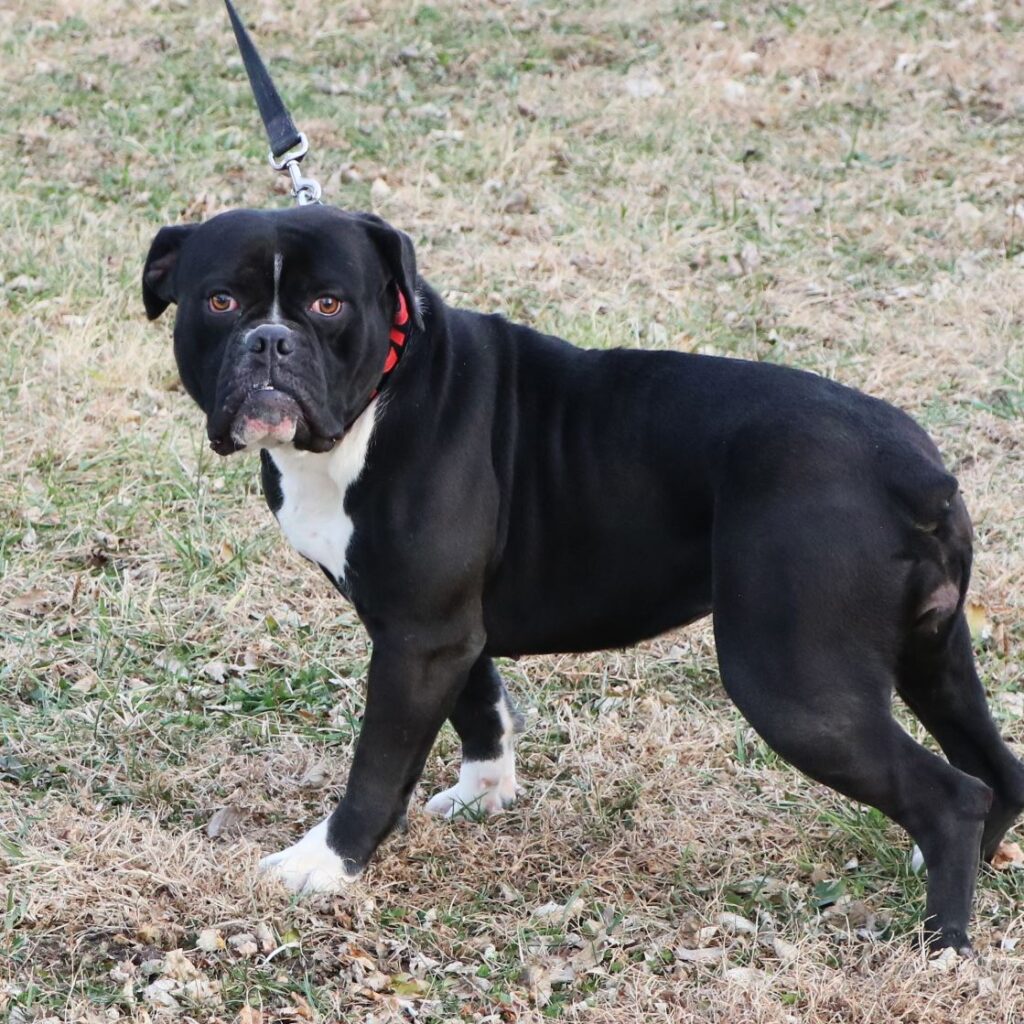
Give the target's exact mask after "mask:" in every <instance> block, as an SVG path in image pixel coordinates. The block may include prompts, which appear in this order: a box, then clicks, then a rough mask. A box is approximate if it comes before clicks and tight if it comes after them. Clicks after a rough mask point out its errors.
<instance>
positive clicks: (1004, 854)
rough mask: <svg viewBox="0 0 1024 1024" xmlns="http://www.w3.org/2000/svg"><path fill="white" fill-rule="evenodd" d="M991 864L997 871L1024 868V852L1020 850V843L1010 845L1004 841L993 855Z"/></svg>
mask: <svg viewBox="0 0 1024 1024" xmlns="http://www.w3.org/2000/svg"><path fill="white" fill-rule="evenodd" d="M991 863H992V867H994V868H995V869H996V871H1007V870H1009V869H1010V868H1020V867H1024V850H1022V849H1021V848H1020V844H1019V843H1008V842H1006V841H1005V840H1004V841H1003V842H1001V843H1000V844H999V847H998V848H997V850H996V852H995V853H994V854H993V855H992V862H991Z"/></svg>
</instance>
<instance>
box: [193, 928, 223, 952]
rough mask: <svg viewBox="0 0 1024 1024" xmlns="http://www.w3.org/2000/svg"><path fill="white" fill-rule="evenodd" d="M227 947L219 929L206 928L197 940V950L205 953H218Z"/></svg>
mask: <svg viewBox="0 0 1024 1024" xmlns="http://www.w3.org/2000/svg"><path fill="white" fill-rule="evenodd" d="M226 945H227V944H226V943H225V942H224V937H223V936H222V935H221V933H220V929H219V928H204V929H203V930H202V931H201V932H200V933H199V936H198V938H197V939H196V949H201V950H202V951H203V952H204V953H216V952H218V951H219V950H222V949H224V948H225V946H226Z"/></svg>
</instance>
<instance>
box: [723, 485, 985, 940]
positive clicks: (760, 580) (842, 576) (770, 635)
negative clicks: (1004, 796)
mask: <svg viewBox="0 0 1024 1024" xmlns="http://www.w3.org/2000/svg"><path fill="white" fill-rule="evenodd" d="M736 511H737V516H736V518H735V519H732V521H731V522H727V521H724V518H722V519H720V520H719V522H718V523H716V537H715V542H714V553H715V579H714V594H715V610H714V615H715V636H716V639H717V643H718V656H719V664H720V667H721V672H722V680H723V683H724V685H725V688H726V691H727V692H728V694H729V696H730V697H731V698H732V699H733V701H734V702H735V703H736V705H737V706H738V707H739V709H740V711H741V712H742V713H743V714H744V715H745V716H746V718H747V719H748V721H750V723H751V724H752V725H753V726H754V728H755V729H756V730H757V731H758V732H759V733H760V735H761V736H762V737H763V738H764V739H765V741H766V742H767V743H768V744H769V745H770V746H771V747H772V748H774V749H775V750H776V751H778V753H780V754H781V755H782V756H783V757H784V758H786V760H788V761H789V762H790V763H791V764H792V765H794V766H795V767H796V768H798V769H799V770H800V771H802V772H803V773H804V774H806V775H808V776H810V777H811V778H812V779H815V780H817V781H819V782H822V783H824V784H825V785H827V786H830V787H831V788H832V789H834V790H837V791H838V792H840V793H842V794H844V795H846V796H848V797H850V798H852V799H854V800H858V801H861V802H863V803H866V804H870V805H871V806H873V807H876V808H878V809H879V810H880V811H882V812H883V813H884V814H886V815H887V816H888V817H890V818H891V819H892V820H894V821H895V822H897V823H898V824H900V825H902V826H903V827H904V828H905V829H906V830H907V831H908V832H909V833H910V835H911V836H912V837H913V839H914V840H915V841H916V842H917V844H918V846H919V847H920V849H921V851H922V853H923V855H924V860H925V863H926V865H927V868H928V897H927V905H926V909H925V928H926V931H927V933H928V936H929V942H930V943H931V944H932V945H933V946H952V947H954V948H957V949H965V948H968V947H969V945H970V940H969V938H968V934H967V927H968V922H969V917H970V912H971V904H972V901H973V894H974V885H975V880H976V875H977V871H978V862H979V855H980V850H981V837H982V831H983V828H984V823H985V818H986V816H987V815H988V813H989V810H990V807H991V804H992V790H991V789H990V788H989V786H988V785H986V784H985V783H984V782H982V781H981V780H979V779H977V778H975V777H973V776H972V775H969V774H967V773H966V772H964V771H961V770H960V769H958V768H956V767H954V766H952V765H950V764H949V763H947V762H946V761H945V760H944V759H942V758H941V757H939V756H938V755H936V754H934V753H931V752H930V751H928V750H926V749H925V748H924V747H922V746H921V745H920V744H918V743H917V742H915V741H914V740H913V739H912V738H911V737H910V736H909V735H908V734H907V733H906V732H905V731H904V730H903V729H902V728H900V726H899V725H898V724H897V723H896V721H895V720H894V719H893V718H892V716H891V698H892V691H893V688H894V686H895V682H896V665H897V662H898V654H899V644H900V639H901V630H902V620H901V617H900V615H901V609H902V607H903V601H902V594H903V589H904V587H905V579H902V578H901V577H899V576H898V575H897V574H896V573H895V572H894V571H893V568H892V565H891V562H890V560H889V559H888V557H887V555H886V554H885V551H886V548H885V547H884V546H882V545H881V544H880V538H882V539H883V540H884V537H885V533H884V530H885V523H884V522H881V523H880V522H879V520H878V519H877V518H876V517H875V515H873V514H872V513H871V512H870V510H868V512H867V513H866V514H865V513H863V512H862V511H856V512H849V511H848V510H847V511H845V512H844V511H842V510H840V511H837V512H835V513H834V514H833V515H832V516H831V517H829V518H828V519H826V518H825V517H824V516H822V518H821V519H820V520H819V522H822V523H827V524H828V525H827V527H824V528H823V529H822V530H821V531H816V530H815V529H814V524H813V523H812V524H810V525H809V526H808V528H807V529H805V530H803V531H795V530H792V529H790V528H788V527H789V524H790V523H791V517H790V515H789V511H790V510H789V508H787V507H777V508H776V509H774V511H773V510H771V509H766V508H765V507H764V505H761V507H760V508H756V509H752V508H750V507H749V506H748V507H747V508H746V509H742V508H741V509H737V510H736ZM839 541H841V543H840V542H839ZM880 551H881V552H882V554H881V555H880V554H879V552H880Z"/></svg>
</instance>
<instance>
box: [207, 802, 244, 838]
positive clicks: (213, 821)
mask: <svg viewBox="0 0 1024 1024" xmlns="http://www.w3.org/2000/svg"><path fill="white" fill-rule="evenodd" d="M244 817H245V813H244V812H243V811H242V810H241V809H240V808H238V807H236V806H235V805H234V804H227V805H225V806H224V807H221V808H220V809H219V810H218V811H216V812H214V815H213V817H212V818H210V820H209V821H208V822H207V823H206V834H207V835H208V836H209V837H210V838H211V839H216V838H218V837H219V836H222V835H224V833H225V832H227V831H229V830H230V829H233V828H235V827H236V826H237V825H238V824H239V823H240V822H241V821H242V819H243V818H244Z"/></svg>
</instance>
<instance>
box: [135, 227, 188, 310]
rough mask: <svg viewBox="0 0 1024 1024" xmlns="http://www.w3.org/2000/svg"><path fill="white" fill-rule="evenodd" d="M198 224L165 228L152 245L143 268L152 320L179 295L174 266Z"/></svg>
mask: <svg viewBox="0 0 1024 1024" xmlns="http://www.w3.org/2000/svg"><path fill="white" fill-rule="evenodd" d="M195 228H196V225H195V224H179V225H175V226H173V227H166V228H161V229H160V230H159V231H158V232H157V233H156V238H154V239H153V244H152V245H151V246H150V247H149V255H148V256H147V257H146V266H145V267H144V268H143V271H142V301H143V303H144V304H145V306H146V316H147V317H149V319H150V320H155V319H156V318H157V317H158V316H159V315H160V314H161V313H162V312H163V311H164V310H165V309H166V308H167V307H168V306H169V305H170V304H171V303H172V302H174V301H176V299H177V296H176V295H175V294H174V268H175V266H176V265H177V263H178V253H179V251H180V250H181V246H182V244H183V243H184V241H185V239H186V238H188V236H189V235H190V234H191V233H192V232H193V231H194V230H195Z"/></svg>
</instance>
